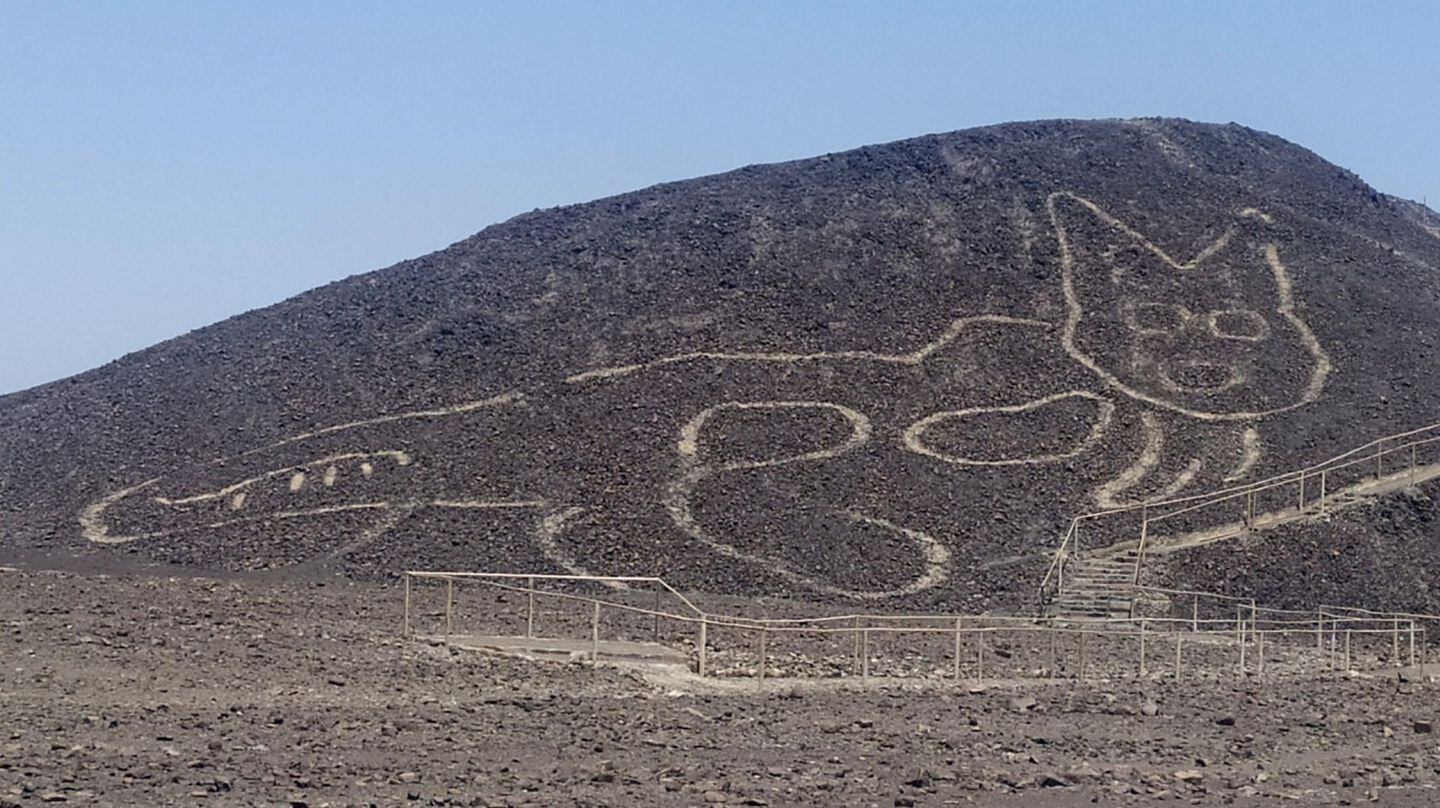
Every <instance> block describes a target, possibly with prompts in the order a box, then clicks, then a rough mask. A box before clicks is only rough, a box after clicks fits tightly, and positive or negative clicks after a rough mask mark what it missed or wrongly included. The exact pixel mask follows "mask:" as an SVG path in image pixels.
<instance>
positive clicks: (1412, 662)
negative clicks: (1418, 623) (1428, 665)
mask: <svg viewBox="0 0 1440 808" xmlns="http://www.w3.org/2000/svg"><path fill="white" fill-rule="evenodd" d="M1410 667H1412V668H1413V667H1415V621H1414V620H1411V621H1410Z"/></svg>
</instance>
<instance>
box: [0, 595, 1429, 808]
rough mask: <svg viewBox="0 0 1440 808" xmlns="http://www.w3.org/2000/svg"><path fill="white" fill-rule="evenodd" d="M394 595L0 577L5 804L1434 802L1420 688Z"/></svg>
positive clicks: (0, 765) (1, 785)
mask: <svg viewBox="0 0 1440 808" xmlns="http://www.w3.org/2000/svg"><path fill="white" fill-rule="evenodd" d="M400 604H401V597H400V593H399V588H398V586H395V585H386V584H377V583H352V582H348V581H324V582H321V581H283V582H275V581H270V582H261V581H253V580H245V579H235V580H216V579H202V578H190V577H157V576H154V575H144V574H134V575H118V576H105V575H97V574H79V573H61V572H46V571H33V570H27V571H4V572H0V648H3V649H4V651H3V656H0V659H3V663H0V806H4V807H5V808H9V806H15V805H22V806H29V805H39V804H42V803H45V802H50V803H56V804H82V805H91V804H103V805H195V804H215V805H274V804H279V805H287V804H288V805H311V806H319V805H399V804H421V805H425V804H429V805H482V806H487V805H547V806H548V805H703V804H732V805H879V806H894V805H956V804H976V805H1000V806H1042V808H1043V806H1056V808H1064V807H1065V806H1077V805H1081V804H1086V805H1088V804H1091V803H1094V802H1098V803H1099V804H1127V803H1142V802H1148V801H1151V800H1157V801H1158V800H1162V799H1163V800H1165V801H1187V802H1191V803H1194V804H1234V805H1266V804H1274V803H1277V802H1279V801H1281V800H1287V799H1288V800H1299V801H1300V804H1305V805H1318V804H1351V803H1357V802H1365V801H1373V800H1377V799H1378V800H1379V801H1380V802H1381V803H1382V804H1385V805H1402V806H1410V805H1413V806H1422V805H1432V804H1435V802H1436V801H1437V800H1440V794H1437V793H1436V791H1435V787H1436V783H1437V781H1440V773H1437V770H1440V741H1437V737H1436V736H1435V735H1434V734H1432V733H1431V732H1430V723H1429V722H1431V721H1432V720H1434V718H1435V715H1436V712H1437V700H1436V693H1437V691H1436V690H1435V686H1434V685H1431V684H1428V683H1418V682H1401V681H1398V680H1397V679H1396V678H1393V677H1392V678H1375V679H1370V678H1365V679H1320V680H1311V681H1301V682H1290V683H1286V684H1275V683H1271V684H1266V685H1259V684H1255V683H1238V682H1230V683H1226V682H1210V683H1193V684H1191V683H1187V684H1186V685H1184V686H1183V688H1177V687H1176V686H1174V685H1173V684H1169V683H1165V682H1144V683H1142V682H1136V681H1133V680H1131V681H1123V682H1114V683H1105V682H1091V683H1088V684H1085V685H1080V684H1077V683H1073V682H1066V683H1062V684H1059V685H1054V684H1051V685H1041V684H1032V685H1028V686H1024V685H1015V686H1002V685H991V686H986V687H977V686H975V685H973V684H972V683H964V684H962V685H960V686H956V685H945V686H931V687H929V688H926V689H916V688H914V687H900V686H897V685H895V684H889V685H887V684H884V683H881V682H876V681H872V683H871V685H870V686H868V687H866V688H858V687H844V686H842V687H838V688H837V687H836V686H835V685H834V684H833V683H831V684H830V685H828V686H826V687H823V688H813V689H811V688H805V687H798V686H794V685H792V684H786V683H783V682H781V683H770V685H769V686H768V687H767V688H766V689H765V690H763V691H758V690H754V689H753V688H736V692H730V693H717V692H709V693H703V694H700V693H689V694H686V693H684V692H682V691H680V690H677V689H676V688H675V687H674V686H673V685H672V686H659V685H656V684H654V683H652V682H650V681H647V680H646V679H645V678H644V677H642V676H639V675H637V674H636V673H634V672H633V671H629V670H625V669H621V668H614V667H608V666H601V667H599V668H593V667H591V666H589V665H588V664H585V663H579V662H574V663H543V664H537V663H528V662H524V661H521V660H516V659H510V658H500V657H491V656H485V655H481V654H474V653H462V652H456V651H452V650H451V649H449V648H446V647H443V646H439V645H434V644H430V643H426V642H418V641H408V640H404V639H402V638H400V637H399V636H398V628H399V626H400ZM1292 804H1293V803H1292Z"/></svg>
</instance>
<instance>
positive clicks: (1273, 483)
mask: <svg viewBox="0 0 1440 808" xmlns="http://www.w3.org/2000/svg"><path fill="white" fill-rule="evenodd" d="M1435 432H1440V422H1436V423H1431V424H1427V425H1425V426H1422V427H1418V428H1416V429H1411V430H1406V431H1404V432H1397V433H1394V434H1390V435H1385V436H1384V437H1380V438H1376V439H1374V440H1372V441H1370V442H1368V443H1365V444H1363V445H1361V446H1357V447H1355V448H1353V449H1350V450H1348V451H1345V452H1341V453H1340V454H1338V455H1335V456H1333V457H1330V458H1328V459H1326V460H1323V461H1320V462H1318V463H1314V464H1311V465H1309V466H1306V467H1303V468H1300V469H1294V470H1291V471H1288V472H1282V473H1280V474H1276V475H1272V476H1270V477H1267V478H1264V479H1261V480H1256V481H1253V482H1249V483H1244V484H1241V485H1233V486H1228V487H1224V488H1219V489H1213V490H1211V491H1207V492H1202V493H1199V494H1190V495H1188V496H1183V497H1171V498H1169V499H1163V500H1157V501H1142V502H1135V503H1131V504H1129V505H1122V506H1120V507H1116V508H1107V509H1104V510H1099V511H1091V512H1089V513H1084V514H1081V515H1079V516H1076V517H1074V518H1072V519H1071V520H1070V524H1069V527H1068V528H1067V530H1066V532H1065V535H1064V536H1063V537H1062V538H1061V541H1060V546H1059V547H1058V548H1057V549H1056V550H1055V551H1054V553H1053V556H1052V558H1051V562H1050V567H1049V569H1048V570H1047V571H1046V573H1045V577H1044V578H1043V579H1042V581H1041V584H1040V592H1039V598H1040V608H1041V609H1042V610H1043V609H1044V607H1045V605H1046V604H1047V603H1048V597H1049V587H1050V582H1051V580H1052V578H1053V579H1054V580H1055V586H1054V588H1055V590H1056V591H1059V590H1060V589H1061V587H1062V586H1063V569H1064V564H1065V561H1066V559H1067V557H1068V556H1069V555H1072V554H1074V550H1072V549H1071V548H1070V545H1071V544H1072V543H1073V542H1074V541H1075V537H1076V535H1077V534H1078V531H1079V524H1080V522H1081V521H1082V520H1085V519H1092V520H1095V519H1101V518H1105V517H1112V516H1115V515H1118V514H1128V513H1134V512H1135V511H1142V517H1141V532H1140V539H1139V541H1138V543H1137V553H1136V558H1135V574H1134V579H1133V580H1134V583H1135V585H1137V586H1138V585H1139V584H1140V574H1141V567H1142V565H1143V563H1144V558H1145V549H1146V548H1145V545H1146V541H1147V539H1148V538H1149V537H1148V533H1149V523H1150V522H1151V521H1159V520H1162V519H1166V518H1170V517H1174V516H1178V515H1180V514H1183V513H1188V512H1192V511H1197V510H1200V509H1203V508H1206V507H1209V506H1212V505H1216V504H1218V503H1221V502H1226V501H1229V500H1233V499H1236V498H1238V497H1249V496H1252V495H1253V494H1256V493H1259V492H1262V491H1269V490H1273V489H1275V488H1280V487H1283V486H1288V485H1292V484H1299V485H1302V486H1303V484H1304V481H1305V480H1306V479H1307V478H1309V477H1311V476H1314V475H1324V474H1326V473H1328V472H1330V471H1338V470H1340V469H1344V468H1349V467H1351V466H1355V465H1358V464H1359V463H1361V462H1368V461H1369V460H1370V459H1371V458H1372V457H1373V458H1374V459H1375V462H1376V463H1377V472H1376V474H1377V477H1378V476H1379V471H1380V466H1379V464H1380V462H1381V460H1382V458H1383V457H1385V456H1387V455H1391V454H1394V453H1396V452H1400V451H1403V450H1406V449H1410V450H1412V451H1411V462H1412V466H1413V465H1414V462H1415V461H1414V457H1415V455H1414V451H1413V450H1414V449H1415V448H1417V447H1419V446H1425V445H1429V444H1433V443H1440V435H1433V436H1427V437H1424V438H1421V439H1418V440H1410V441H1406V442H1403V443H1396V442H1397V441H1401V440H1403V439H1406V438H1413V437H1415V436H1417V435H1422V434H1425V433H1435ZM1387 443H1388V444H1390V445H1389V446H1386V444H1387ZM1412 470H1413V469H1412ZM1322 480H1323V476H1322ZM1302 492H1303V488H1302ZM1302 497H1303V493H1302ZM1303 505H1304V502H1303V499H1302V501H1301V503H1300V507H1302V508H1303ZM1321 505H1322V507H1323V505H1324V501H1323V493H1322V499H1321ZM1174 506H1184V507H1175V508H1174V510H1169V511H1165V510H1164V509H1165V508H1167V507H1174ZM1155 510H1161V511H1162V512H1161V513H1160V514H1158V515H1154V516H1151V515H1150V512H1153V511H1155Z"/></svg>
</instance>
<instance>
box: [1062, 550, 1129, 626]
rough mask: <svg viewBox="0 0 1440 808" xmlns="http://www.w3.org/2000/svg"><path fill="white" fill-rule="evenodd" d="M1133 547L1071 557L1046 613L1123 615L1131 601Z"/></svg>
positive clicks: (1090, 617)
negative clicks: (1123, 550)
mask: <svg viewBox="0 0 1440 808" xmlns="http://www.w3.org/2000/svg"><path fill="white" fill-rule="evenodd" d="M1135 556H1136V552H1135V551H1134V550H1129V551H1126V552H1122V553H1119V554H1117V555H1111V556H1091V557H1084V558H1071V559H1070V562H1069V564H1068V565H1067V567H1066V570H1065V576H1064V579H1063V580H1062V581H1061V584H1060V591H1059V593H1058V594H1057V595H1056V596H1055V600H1054V601H1053V602H1052V603H1051V604H1050V607H1049V609H1048V614H1049V616H1050V617H1053V618H1055V619H1057V620H1093V619H1095V618H1117V617H1118V618H1127V617H1130V616H1131V615H1130V612H1131V609H1132V607H1133V606H1134V603H1135Z"/></svg>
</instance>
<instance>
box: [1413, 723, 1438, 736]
mask: <svg viewBox="0 0 1440 808" xmlns="http://www.w3.org/2000/svg"><path fill="white" fill-rule="evenodd" d="M1414 727H1415V731H1416V732H1417V733H1420V734H1422V735H1428V734H1429V733H1431V732H1434V731H1435V726H1434V725H1433V724H1431V723H1430V722H1429V721H1416V722H1415V724H1414Z"/></svg>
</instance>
